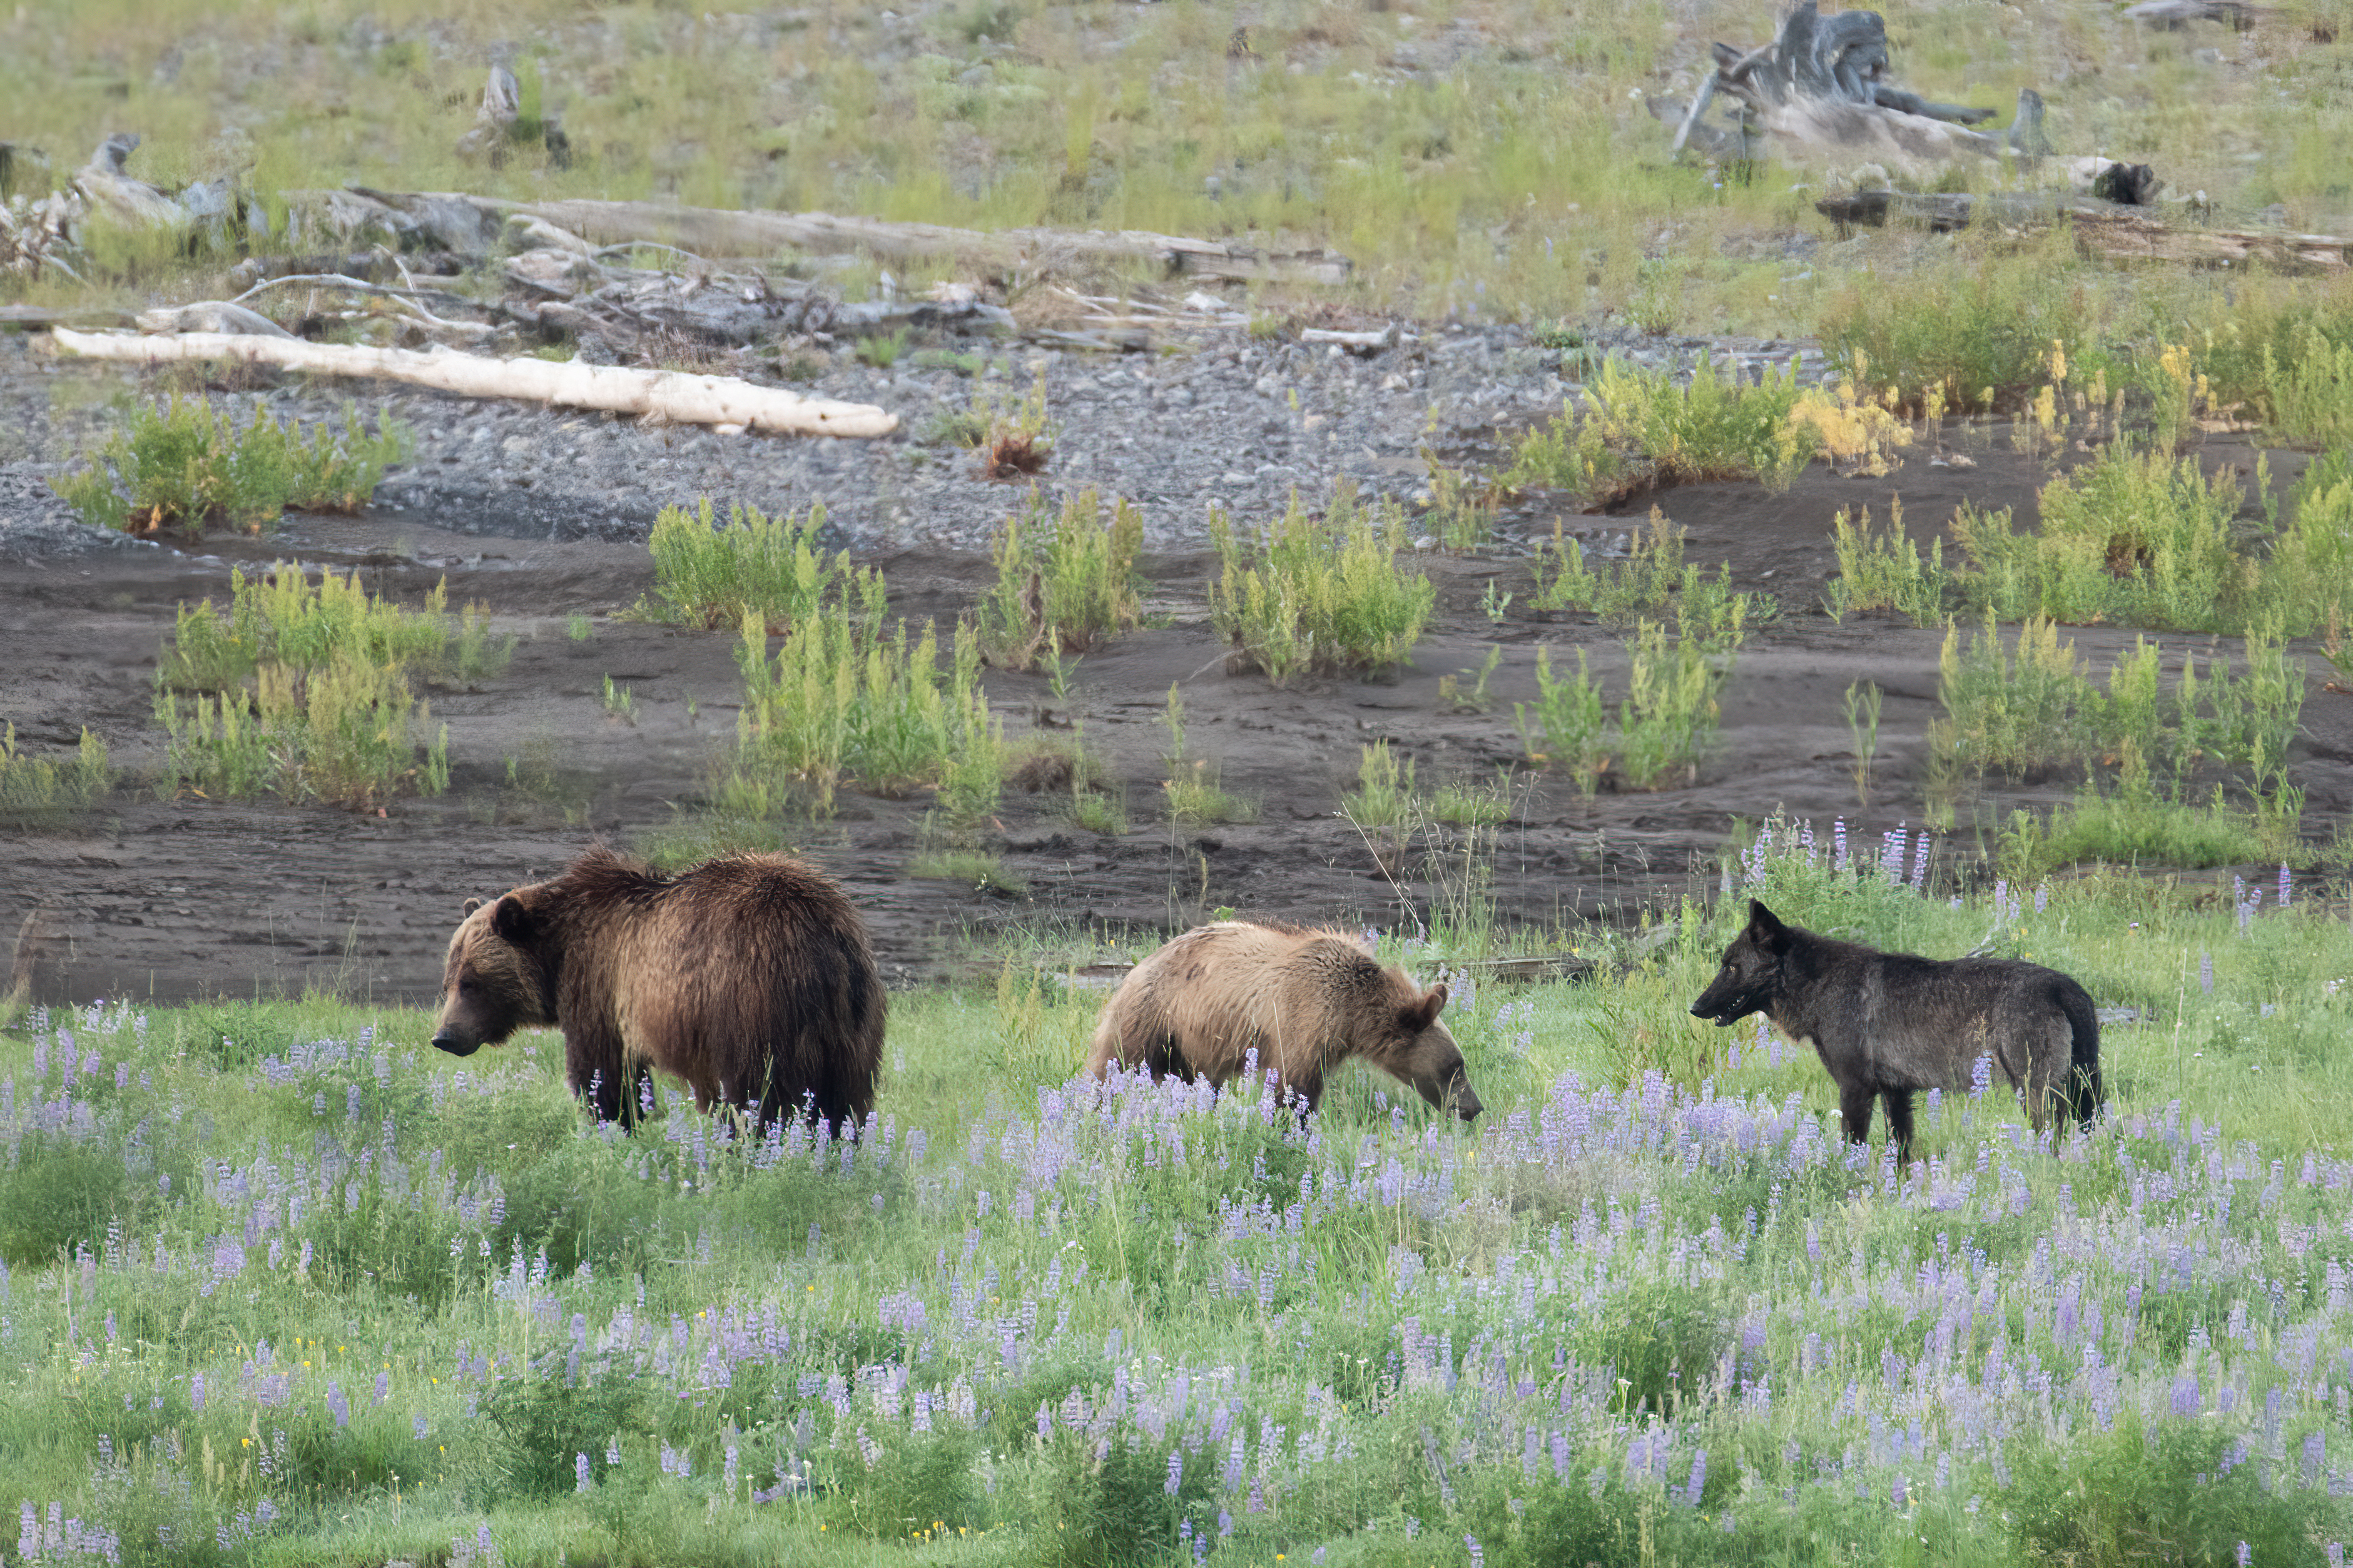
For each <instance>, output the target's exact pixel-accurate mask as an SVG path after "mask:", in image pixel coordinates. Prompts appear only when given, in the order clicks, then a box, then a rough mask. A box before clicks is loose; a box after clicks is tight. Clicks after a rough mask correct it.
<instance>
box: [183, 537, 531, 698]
mask: <svg viewBox="0 0 2353 1568" xmlns="http://www.w3.org/2000/svg"><path fill="white" fill-rule="evenodd" d="M229 594H230V602H229V607H228V610H227V614H226V615H224V614H223V613H222V612H221V611H219V610H216V609H215V608H214V607H213V602H212V601H211V600H210V599H206V600H204V601H203V602H202V603H200V604H197V605H193V606H191V605H181V606H180V608H179V611H178V614H177V615H176V616H174V621H173V626H172V640H171V642H170V643H169V644H168V645H166V647H165V649H164V657H163V659H162V662H161V663H160V665H159V666H158V667H157V669H156V673H155V679H156V683H157V684H158V685H161V686H166V687H171V688H174V689H180V690H188V691H220V690H224V689H227V688H229V687H232V686H235V685H237V683H238V682H240V681H244V680H248V679H252V678H253V676H254V674H255V672H256V671H258V670H259V669H260V668H261V667H262V666H264V665H267V664H281V665H285V666H288V667H290V668H293V669H297V670H309V669H316V668H322V667H323V666H325V665H327V664H329V663H331V662H332V661H333V660H334V659H335V658H337V657H338V656H339V655H341V656H348V657H351V658H357V659H359V660H362V661H363V662H365V663H369V664H375V665H381V666H385V667H391V666H416V667H417V668H421V669H423V670H425V671H427V673H430V674H434V675H438V676H442V677H445V678H448V679H455V680H461V681H463V680H476V679H481V678H483V677H486V676H490V675H495V674H496V673H498V671H500V670H501V669H502V668H505V667H506V662H507V660H508V659H509V658H511V657H512V655H513V652H514V639H513V638H512V637H506V638H503V639H494V638H493V637H491V631H490V612H489V611H488V610H487V609H486V608H484V607H483V606H481V605H469V606H468V607H467V608H466V610H465V612H464V613H463V614H462V615H461V616H459V617H458V618H457V619H455V620H454V621H453V620H452V619H451V618H450V616H449V615H448V608H447V606H448V584H447V583H446V582H444V583H439V584H435V585H434V588H433V591H432V592H431V593H429V594H427V595H426V596H425V602H424V604H423V605H420V606H419V607H418V608H417V609H415V610H404V609H402V608H400V607H399V606H398V605H395V604H392V603H391V602H390V601H388V600H385V599H383V598H380V597H378V596H376V595H372V594H370V593H369V592H368V591H367V590H366V589H365V588H364V587H362V586H361V585H360V580H359V574H358V572H357V571H356V570H354V571H353V572H352V573H351V574H349V575H348V576H343V577H338V576H336V575H335V574H334V573H333V572H332V571H322V572H321V573H320V574H319V580H318V582H317V583H316V584H312V583H311V581H310V579H309V578H308V577H307V576H306V575H305V574H304V573H303V571H302V569H301V567H300V566H295V565H289V564H286V563H279V564H276V565H273V566H271V567H270V568H269V570H268V571H266V572H264V573H262V574H259V576H255V577H248V576H247V575H246V574H245V573H244V572H243V571H242V570H240V569H236V568H232V569H231V571H230V573H229Z"/></svg>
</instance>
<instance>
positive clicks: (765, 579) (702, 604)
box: [647, 497, 883, 632]
mask: <svg viewBox="0 0 2353 1568" xmlns="http://www.w3.org/2000/svg"><path fill="white" fill-rule="evenodd" d="M824 527H825V503H824V502H822V501H819V502H817V503H815V504H813V505H812V506H811V507H810V508H809V509H808V510H807V512H805V513H803V514H802V515H801V516H800V517H799V518H797V519H796V518H795V517H793V516H792V514H791V513H789V512H787V513H784V514H782V515H779V516H776V517H769V516H767V515H765V513H763V512H761V511H760V510H757V509H756V508H753V507H747V506H744V505H743V504H742V503H740V502H738V503H737V504H736V505H734V506H733V507H731V508H730V509H729V510H728V514H727V525H726V526H725V527H724V528H722V527H721V526H719V524H718V522H717V521H715V520H714V517H713V513H712V506H711V501H710V500H709V498H707V497H706V498H704V499H703V500H701V501H698V502H697V503H696V505H695V510H692V511H691V512H690V511H688V510H686V509H685V508H684V507H678V506H666V507H664V508H662V510H661V515H660V516H659V517H657V518H656V519H655V520H654V531H653V535H652V537H651V538H650V539H649V541H648V544H649V547H650V548H651V550H652V552H653V557H654V593H655V595H656V597H657V600H658V602H657V603H655V604H653V605H648V606H647V610H648V612H649V613H650V614H652V615H654V616H657V617H659V619H662V620H666V621H675V622H679V623H681V624H684V625H687V626H742V625H743V624H744V616H750V615H756V616H759V617H760V618H761V620H762V622H763V624H764V625H765V626H766V627H767V629H768V630H770V631H772V632H783V631H785V630H786V629H787V628H788V627H790V626H793V625H794V624H795V623H796V622H797V621H798V620H800V619H801V618H802V617H803V616H807V615H808V614H810V613H811V612H812V611H814V610H815V609H816V608H817V607H818V605H820V604H822V603H824V602H825V600H826V598H827V596H828V595H836V596H838V597H839V598H841V599H842V600H843V601H844V602H845V603H848V602H851V601H853V600H854V601H855V602H856V604H857V605H858V606H859V610H860V613H861V614H862V615H863V616H864V617H865V618H866V620H867V621H868V622H869V623H870V625H871V626H880V625H881V620H882V598H883V593H882V576H881V573H880V572H877V571H875V570H874V569H873V568H871V567H868V568H866V569H864V570H862V571H861V570H860V568H858V567H856V566H853V565H851V564H850V562H849V552H847V551H839V552H835V554H834V555H833V556H832V558H831V559H830V560H828V558H827V556H826V553H825V552H824V551H823V550H822V549H820V548H818V542H817V538H818V533H819V531H822V530H823V529H824Z"/></svg>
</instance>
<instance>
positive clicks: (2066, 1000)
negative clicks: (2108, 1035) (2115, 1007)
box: [2059, 984, 2107, 1128]
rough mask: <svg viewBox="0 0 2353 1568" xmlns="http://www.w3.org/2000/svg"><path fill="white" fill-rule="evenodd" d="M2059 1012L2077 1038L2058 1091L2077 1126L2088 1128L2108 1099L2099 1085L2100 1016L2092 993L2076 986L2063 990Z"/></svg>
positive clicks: (2065, 987)
mask: <svg viewBox="0 0 2353 1568" xmlns="http://www.w3.org/2000/svg"><path fill="white" fill-rule="evenodd" d="M2059 1010H2060V1011H2061V1012H2063V1013H2064V1014H2065V1015H2066V1016H2067V1026H2068V1028H2069V1029H2070V1030H2071V1031H2072V1032H2073V1035H2074V1046H2073V1050H2071V1051H2070V1052H2069V1054H2068V1061H2067V1080H2066V1082H2065V1083H2063V1084H2062V1085H2061V1086H2060V1089H2059V1099H2060V1102H2061V1103H2062V1104H2063V1105H2065V1106H2066V1108H2067V1114H2068V1116H2070V1117H2071V1118H2073V1121H2074V1122H2075V1125H2076V1126H2078V1127H2083V1128H2089V1127H2090V1126H2091V1125H2092V1122H2093V1121H2094V1118H2096V1117H2097V1116H2098V1115H2099V1114H2100V1103H2101V1101H2102V1100H2105V1099H2106V1098H2107V1096H2106V1094H2105V1092H2104V1091H2103V1090H2102V1089H2101V1085H2100V1015H2099V1013H2098V1012H2097V1011H2096V1010H2095V1009H2094V1007H2093V1005H2092V998H2091V995H2090V994H2089V993H2087V992H2086V991H2085V990H2084V988H2083V987H2082V986H2080V985H2075V984H2069V985H2065V986H2063V987H2061V988H2060V993H2059Z"/></svg>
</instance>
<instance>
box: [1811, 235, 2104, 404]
mask: <svg viewBox="0 0 2353 1568" xmlns="http://www.w3.org/2000/svg"><path fill="white" fill-rule="evenodd" d="M2065 243H2066V242H2065V240H2064V238H2063V236H2062V237H2060V238H2057V239H2054V240H2052V241H2051V242H2050V243H2049V244H2048V245H2045V246H2042V247H2036V249H2035V251H2033V252H2030V253H2029V254H2027V255H2023V256H2019V257H2014V258H2000V257H1999V256H1989V255H1986V254H1983V253H1980V252H1978V251H1976V250H1968V251H1967V252H1966V253H1964V254H1960V255H1954V256H1951V257H1949V258H1947V259H1945V260H1943V261H1940V262H1937V263H1935V264H1932V265H1931V266H1929V267H1926V268H1922V269H1920V270H1919V271H1917V272H1915V273H1914V274H1913V275H1912V276H1911V277H1909V278H1908V279H1905V282H1904V283H1903V284H1902V285H1901V286H1900V287H1894V288H1890V287H1887V286H1885V284H1884V283H1883V281H1881V280H1877V279H1861V278H1858V279H1853V280H1852V281H1849V282H1846V283H1844V284H1842V285H1841V287H1839V288H1838V289H1837V290H1836V291H1835V292H1834V293H1833V294H1832V295H1831V299H1830V300H1828V301H1826V303H1825V306H1824V309H1823V311H1822V316H1821V321H1820V331H1821V340H1822V347H1823V349H1824V351H1825V352H1827V353H1829V355H1830V356H1831V365H1832V366H1833V367H1834V368H1835V369H1836V370H1837V371H1838V372H1839V373H1840V374H1841V375H1843V376H1845V377H1847V378H1848V379H1850V380H1852V381H1853V382H1854V383H1855V384H1857V385H1858V386H1861V387H1863V388H1866V389H1869V388H1873V387H1893V388H1894V389H1895V392H1896V395H1897V398H1898V402H1899V404H1900V405H1901V406H1903V407H1905V408H1908V409H1911V410H1914V411H1921V410H1924V409H1926V408H1927V407H1928V406H1929V405H1930V400H1931V399H1932V398H1933V399H1934V400H1935V406H1936V407H1937V408H1939V409H1945V410H1952V411H1955V412H1968V411H1970V410H1980V411H1982V410H1996V411H2008V410H2010V409H2014V408H2016V407H2018V406H2020V405H2021V404H2022V403H2023V402H2024V401H2025V400H2027V399H2028V398H2030V397H2031V396H2032V395H2033V394H2034V392H2035V391H2036V389H2037V388H2038V387H2040V386H2041V385H2042V380H2043V370H2044V361H2045V356H2047V355H2048V354H2049V353H2051V348H2052V343H2053V342H2060V343H2063V344H2065V345H2066V346H2067V347H2068V349H2069V350H2070V351H2071V352H2072V351H2073V349H2074V347H2075V345H2076V344H2077V343H2078V342H2079V341H2080V340H2081V339H2082V338H2083V336H2084V333H2085V331H2086V329H2087V327H2088V325H2089V322H2088V321H2087V320H2086V318H2087V316H2088V315H2089V313H2090V310H2092V308H2093V304H2092V301H2091V300H2089V299H2087V296H2086V291H2085V289H2083V288H2082V287H2080V286H2079V284H2078V282H2077V279H2076V275H2075V268H2073V265H2072V263H2073V260H2074V258H2073V253H2072V250H2069V251H2068V252H2067V253H2066V254H2065V255H2063V256H2061V255H2057V254H2054V252H2056V251H2057V250H2058V249H2059V247H2061V246H2063V245H2064V244H2065ZM1931 301H1933V304H1931V303H1930V302H1931Z"/></svg>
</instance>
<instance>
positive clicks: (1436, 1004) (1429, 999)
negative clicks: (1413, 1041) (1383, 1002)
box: [1405, 980, 1447, 1035]
mask: <svg viewBox="0 0 2353 1568" xmlns="http://www.w3.org/2000/svg"><path fill="white" fill-rule="evenodd" d="M1446 995H1447V992H1446V983H1445V982H1444V981H1442V980H1441V981H1440V982H1439V983H1438V984H1435V985H1433V986H1431V987H1430V989H1429V990H1428V991H1426V992H1424V993H1423V994H1422V998H1421V1000H1420V1001H1419V1002H1417V1003H1415V1004H1414V1005H1412V1006H1410V1007H1408V1008H1407V1009H1406V1010H1405V1026H1406V1027H1407V1028H1409V1029H1410V1030H1412V1031H1413V1032H1414V1033H1415V1034H1417V1035H1419V1033H1421V1032H1422V1031H1423V1030H1424V1029H1427V1028H1429V1027H1430V1026H1431V1025H1432V1024H1435V1023H1436V1022H1438V1015H1439V1011H1440V1009H1441V1008H1443V1007H1444V1006H1445V1005H1446Z"/></svg>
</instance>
